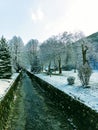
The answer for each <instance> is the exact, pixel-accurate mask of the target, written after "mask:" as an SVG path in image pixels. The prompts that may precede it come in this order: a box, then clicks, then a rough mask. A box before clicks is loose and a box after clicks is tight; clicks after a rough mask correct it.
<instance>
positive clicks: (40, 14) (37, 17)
mask: <svg viewBox="0 0 98 130" xmlns="http://www.w3.org/2000/svg"><path fill="white" fill-rule="evenodd" d="M43 18H44V13H43V11H42V10H41V9H40V8H39V9H38V10H37V11H36V12H32V20H33V21H35V22H36V21H42V20H43Z"/></svg>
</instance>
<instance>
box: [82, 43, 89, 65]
mask: <svg viewBox="0 0 98 130" xmlns="http://www.w3.org/2000/svg"><path fill="white" fill-rule="evenodd" d="M87 50H88V47H87V46H84V45H83V44H82V56H83V65H84V64H85V63H87V58H86V54H87Z"/></svg>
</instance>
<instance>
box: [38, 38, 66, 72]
mask: <svg viewBox="0 0 98 130" xmlns="http://www.w3.org/2000/svg"><path fill="white" fill-rule="evenodd" d="M64 47H65V46H64V44H63V42H61V41H59V40H58V39H57V37H56V36H52V37H50V38H48V39H47V40H46V41H45V42H44V43H43V44H42V45H41V46H40V54H41V57H42V61H43V63H44V64H45V63H47V64H48V65H47V66H48V72H50V68H51V67H52V68H53V67H57V68H58V70H59V74H61V73H62V55H63V51H64Z"/></svg>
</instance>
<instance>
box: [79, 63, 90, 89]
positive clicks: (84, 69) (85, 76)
mask: <svg viewBox="0 0 98 130" xmlns="http://www.w3.org/2000/svg"><path fill="white" fill-rule="evenodd" d="M91 74H92V69H91V68H90V66H89V65H88V64H87V63H86V64H84V65H82V66H80V67H79V69H78V76H79V79H80V81H81V83H82V85H83V86H85V87H86V86H87V85H88V84H89V80H90V76H91Z"/></svg>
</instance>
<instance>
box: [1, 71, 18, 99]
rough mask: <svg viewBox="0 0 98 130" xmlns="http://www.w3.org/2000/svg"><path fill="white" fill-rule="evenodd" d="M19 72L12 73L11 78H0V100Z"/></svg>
mask: <svg viewBox="0 0 98 130" xmlns="http://www.w3.org/2000/svg"><path fill="white" fill-rule="evenodd" d="M18 75H19V73H14V74H13V75H12V77H11V79H0V101H1V100H2V98H3V97H4V96H5V95H6V93H7V92H8V90H9V89H10V87H11V85H12V84H13V82H14V81H15V79H16V78H17V76H18Z"/></svg>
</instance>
